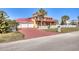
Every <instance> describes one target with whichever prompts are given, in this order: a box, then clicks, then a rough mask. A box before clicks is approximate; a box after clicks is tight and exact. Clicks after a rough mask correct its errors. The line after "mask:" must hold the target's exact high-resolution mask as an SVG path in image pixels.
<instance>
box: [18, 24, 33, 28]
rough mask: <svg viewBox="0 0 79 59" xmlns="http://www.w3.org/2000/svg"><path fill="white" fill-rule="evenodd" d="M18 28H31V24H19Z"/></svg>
mask: <svg viewBox="0 0 79 59" xmlns="http://www.w3.org/2000/svg"><path fill="white" fill-rule="evenodd" d="M18 28H33V24H32V23H20V24H19V26H18Z"/></svg>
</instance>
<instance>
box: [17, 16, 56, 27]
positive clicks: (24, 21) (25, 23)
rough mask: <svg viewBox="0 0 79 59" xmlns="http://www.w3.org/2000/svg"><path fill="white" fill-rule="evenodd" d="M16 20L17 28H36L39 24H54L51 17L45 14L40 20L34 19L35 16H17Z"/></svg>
mask: <svg viewBox="0 0 79 59" xmlns="http://www.w3.org/2000/svg"><path fill="white" fill-rule="evenodd" d="M16 22H18V23H19V25H18V28H38V27H39V26H49V25H50V26H51V25H55V24H56V21H55V20H54V19H53V18H51V17H47V16H45V17H44V19H42V20H39V19H36V17H30V18H18V19H16ZM41 24H42V25H41Z"/></svg>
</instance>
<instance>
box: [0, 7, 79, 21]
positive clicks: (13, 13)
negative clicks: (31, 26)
mask: <svg viewBox="0 0 79 59" xmlns="http://www.w3.org/2000/svg"><path fill="white" fill-rule="evenodd" d="M38 9H39V8H0V10H3V11H5V12H6V13H7V14H8V16H9V17H10V18H11V19H17V18H28V17H31V16H32V14H33V13H35V12H36V11H38ZM44 9H45V10H46V11H47V13H48V16H49V17H52V18H54V19H56V20H60V19H61V16H64V15H68V16H69V17H70V20H77V16H79V8H44Z"/></svg>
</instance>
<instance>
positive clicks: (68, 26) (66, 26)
mask: <svg viewBox="0 0 79 59" xmlns="http://www.w3.org/2000/svg"><path fill="white" fill-rule="evenodd" d="M58 26H60V27H61V28H70V27H77V25H52V26H50V28H57V27H58Z"/></svg>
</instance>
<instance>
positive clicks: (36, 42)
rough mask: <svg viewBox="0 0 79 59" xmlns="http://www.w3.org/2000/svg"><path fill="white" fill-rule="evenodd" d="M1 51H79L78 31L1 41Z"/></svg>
mask: <svg viewBox="0 0 79 59" xmlns="http://www.w3.org/2000/svg"><path fill="white" fill-rule="evenodd" d="M0 50H3V51H79V32H72V33H66V34H58V35H53V36H46V37H40V38H35V39H29V40H22V41H16V42H10V43H1V44H0Z"/></svg>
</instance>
